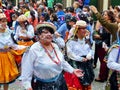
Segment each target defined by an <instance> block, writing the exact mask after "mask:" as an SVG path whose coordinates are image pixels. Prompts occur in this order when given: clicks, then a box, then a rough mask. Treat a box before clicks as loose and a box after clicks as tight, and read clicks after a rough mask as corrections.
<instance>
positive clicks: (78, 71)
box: [73, 69, 84, 77]
mask: <svg viewBox="0 0 120 90" xmlns="http://www.w3.org/2000/svg"><path fill="white" fill-rule="evenodd" d="M73 73H74V74H75V75H76V76H77V77H83V75H84V74H83V71H82V70H80V69H74V71H73Z"/></svg>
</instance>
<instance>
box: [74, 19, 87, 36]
mask: <svg viewBox="0 0 120 90" xmlns="http://www.w3.org/2000/svg"><path fill="white" fill-rule="evenodd" d="M86 27H87V23H86V22H85V21H83V20H79V21H77V22H76V24H75V30H74V35H75V34H76V32H77V31H78V28H86Z"/></svg>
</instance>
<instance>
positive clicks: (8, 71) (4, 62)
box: [0, 52, 19, 84]
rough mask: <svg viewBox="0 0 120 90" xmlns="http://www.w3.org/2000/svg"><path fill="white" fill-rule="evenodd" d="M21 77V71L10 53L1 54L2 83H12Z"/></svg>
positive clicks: (0, 79) (0, 72)
mask: <svg viewBox="0 0 120 90" xmlns="http://www.w3.org/2000/svg"><path fill="white" fill-rule="evenodd" d="M18 76H19V71H18V68H17V65H16V63H15V60H14V56H13V55H12V54H11V53H10V52H0V83H1V84H5V83H10V82H12V81H14V80H15V79H16V78H17V77H18Z"/></svg>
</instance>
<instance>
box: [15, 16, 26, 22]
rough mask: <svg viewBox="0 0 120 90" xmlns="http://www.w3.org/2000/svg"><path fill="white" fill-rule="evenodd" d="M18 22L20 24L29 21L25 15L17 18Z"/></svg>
mask: <svg viewBox="0 0 120 90" xmlns="http://www.w3.org/2000/svg"><path fill="white" fill-rule="evenodd" d="M17 21H18V22H23V21H27V17H26V16H25V15H20V16H19V17H18V18H17Z"/></svg>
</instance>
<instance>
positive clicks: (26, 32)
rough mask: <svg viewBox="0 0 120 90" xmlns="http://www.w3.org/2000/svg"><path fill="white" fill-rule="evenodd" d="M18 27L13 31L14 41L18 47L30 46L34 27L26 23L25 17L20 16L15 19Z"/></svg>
mask: <svg viewBox="0 0 120 90" xmlns="http://www.w3.org/2000/svg"><path fill="white" fill-rule="evenodd" d="M17 22H18V23H19V25H18V26H17V28H16V30H15V36H14V38H15V40H16V41H17V42H18V44H19V45H26V46H31V45H32V44H33V41H32V39H33V38H34V27H33V26H32V25H31V24H30V23H29V22H28V20H27V17H26V16H25V15H20V16H19V17H18V18H17Z"/></svg>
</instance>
